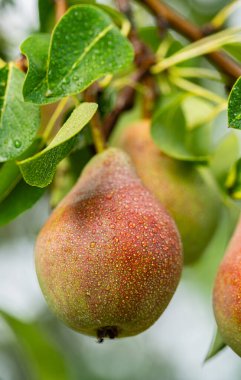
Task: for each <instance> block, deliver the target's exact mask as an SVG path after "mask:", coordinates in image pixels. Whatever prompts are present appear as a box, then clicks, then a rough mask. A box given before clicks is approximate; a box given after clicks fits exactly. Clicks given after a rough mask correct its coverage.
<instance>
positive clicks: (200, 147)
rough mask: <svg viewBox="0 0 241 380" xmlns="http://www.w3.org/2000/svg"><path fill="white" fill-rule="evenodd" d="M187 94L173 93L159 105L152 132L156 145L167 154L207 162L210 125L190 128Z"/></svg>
mask: <svg viewBox="0 0 241 380" xmlns="http://www.w3.org/2000/svg"><path fill="white" fill-rule="evenodd" d="M185 98H186V94H184V93H181V94H177V95H174V96H173V97H171V99H170V100H169V101H166V102H165V103H164V104H161V105H160V107H159V108H158V109H157V111H156V113H155V115H154V118H153V121H152V128H151V134H152V137H153V140H154V142H155V143H156V145H157V146H158V147H159V148H160V149H161V150H162V151H163V152H164V153H166V154H167V155H169V156H171V157H173V158H175V159H178V160H184V161H194V162H196V161H199V162H205V161H207V160H208V158H209V148H210V147H209V145H210V141H209V133H207V132H209V131H208V130H209V128H208V127H207V126H200V127H196V128H193V129H188V124H187V118H186V115H185V112H184V109H183V107H182V106H183V102H184V100H185Z"/></svg>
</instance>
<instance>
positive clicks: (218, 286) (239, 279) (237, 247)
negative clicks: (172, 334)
mask: <svg viewBox="0 0 241 380" xmlns="http://www.w3.org/2000/svg"><path fill="white" fill-rule="evenodd" d="M213 306H214V312H215V317H216V321H217V324H218V328H219V331H220V333H221V335H222V337H223V339H224V342H225V343H226V344H227V345H229V346H230V347H231V348H232V349H233V350H234V351H235V352H236V353H237V354H238V355H239V356H241V218H240V220H239V223H238V225H237V227H236V230H235V232H234V235H233V237H232V239H231V241H230V243H229V246H228V249H227V253H226V254H225V256H224V259H223V261H222V263H221V265H220V267H219V270H218V273H217V277H216V281H215V286H214V292H213Z"/></svg>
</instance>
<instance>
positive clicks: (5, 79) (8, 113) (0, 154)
mask: <svg viewBox="0 0 241 380" xmlns="http://www.w3.org/2000/svg"><path fill="white" fill-rule="evenodd" d="M23 81H24V73H22V72H21V71H20V70H19V69H17V68H16V67H15V66H14V65H13V64H9V65H5V66H4V67H3V68H1V69H0V146H1V151H0V162H4V161H7V160H11V159H13V158H16V157H18V156H19V155H20V154H21V153H22V152H24V151H25V150H26V149H27V148H28V147H29V146H30V145H31V143H32V141H33V140H34V138H35V135H36V132H37V130H38V128H39V123H40V111H39V107H38V106H36V105H33V104H28V103H24V101H23V97H22V92H21V91H22V86H23Z"/></svg>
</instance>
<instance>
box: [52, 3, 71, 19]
mask: <svg viewBox="0 0 241 380" xmlns="http://www.w3.org/2000/svg"><path fill="white" fill-rule="evenodd" d="M54 1H55V22H56V24H57V22H58V21H59V20H60V19H61V17H62V16H63V15H64V14H65V12H66V11H67V9H68V5H67V1H66V0H54Z"/></svg>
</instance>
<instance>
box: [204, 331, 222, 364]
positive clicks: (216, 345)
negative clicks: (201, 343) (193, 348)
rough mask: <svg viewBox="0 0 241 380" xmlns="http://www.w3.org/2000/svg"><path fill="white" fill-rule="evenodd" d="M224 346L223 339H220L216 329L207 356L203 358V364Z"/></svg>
mask: <svg viewBox="0 0 241 380" xmlns="http://www.w3.org/2000/svg"><path fill="white" fill-rule="evenodd" d="M225 346H226V344H225V343H224V341H223V338H222V337H221V335H220V332H219V330H218V329H217V330H216V333H215V336H214V338H213V341H212V343H211V346H210V348H209V350H208V353H207V356H206V358H205V362H206V361H207V360H209V359H211V358H213V357H214V356H215V355H217V354H218V353H219V352H220V351H221V350H222V349H223V348H224V347H225Z"/></svg>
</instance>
